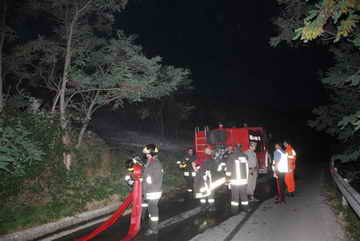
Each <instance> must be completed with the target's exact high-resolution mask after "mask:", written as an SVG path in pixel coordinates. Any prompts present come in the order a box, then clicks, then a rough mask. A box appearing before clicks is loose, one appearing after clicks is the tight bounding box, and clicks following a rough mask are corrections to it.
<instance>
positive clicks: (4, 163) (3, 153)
mask: <svg viewBox="0 0 360 241" xmlns="http://www.w3.org/2000/svg"><path fill="white" fill-rule="evenodd" d="M30 135H31V132H29V131H27V130H26V128H25V127H24V126H23V124H22V123H21V122H19V121H18V122H16V123H14V124H13V125H12V126H7V125H6V124H5V123H4V121H3V120H2V119H0V170H3V171H8V172H11V173H12V174H14V175H24V173H25V169H26V168H31V166H32V164H33V162H36V161H38V162H39V161H42V159H43V157H44V152H43V151H42V150H41V149H40V148H39V147H38V145H37V143H34V142H32V141H31V138H30Z"/></svg>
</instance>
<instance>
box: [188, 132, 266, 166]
mask: <svg viewBox="0 0 360 241" xmlns="http://www.w3.org/2000/svg"><path fill="white" fill-rule="evenodd" d="M213 131H216V132H223V133H224V138H223V140H222V141H220V142H217V143H215V145H223V146H225V147H227V146H237V145H238V144H241V150H242V151H246V150H248V149H249V144H250V142H252V141H253V142H256V143H257V147H256V150H255V152H256V156H257V159H258V168H259V169H258V172H259V173H267V172H268V171H269V166H270V165H269V163H270V156H269V149H268V138H267V135H266V132H265V130H264V129H263V128H262V127H242V128H217V129H213V130H209V128H207V127H205V128H204V129H203V130H200V129H199V128H196V129H195V140H194V142H195V143H194V146H195V151H196V156H197V158H200V159H202V158H203V157H204V155H205V153H204V150H205V147H206V146H207V145H214V143H213V142H210V141H209V136H210V135H211V132H213Z"/></svg>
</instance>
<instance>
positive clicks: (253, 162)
mask: <svg viewBox="0 0 360 241" xmlns="http://www.w3.org/2000/svg"><path fill="white" fill-rule="evenodd" d="M245 154H246V155H247V157H248V164H249V168H256V167H257V165H258V160H257V157H256V153H255V152H254V151H252V150H247V151H246V152H245Z"/></svg>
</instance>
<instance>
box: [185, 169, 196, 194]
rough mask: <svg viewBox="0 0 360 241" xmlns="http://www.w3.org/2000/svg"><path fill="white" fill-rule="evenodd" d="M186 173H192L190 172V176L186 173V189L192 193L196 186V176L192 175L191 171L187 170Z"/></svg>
mask: <svg viewBox="0 0 360 241" xmlns="http://www.w3.org/2000/svg"><path fill="white" fill-rule="evenodd" d="M184 173H185V172H184ZM186 173H187V174H188V173H190V174H188V176H187V175H185V174H184V178H185V182H186V191H187V192H189V193H192V192H193V186H194V178H193V177H192V176H191V172H186Z"/></svg>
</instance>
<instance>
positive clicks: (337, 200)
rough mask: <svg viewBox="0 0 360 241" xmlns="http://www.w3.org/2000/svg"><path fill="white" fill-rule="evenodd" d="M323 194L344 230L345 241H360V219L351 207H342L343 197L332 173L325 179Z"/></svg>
mask: <svg viewBox="0 0 360 241" xmlns="http://www.w3.org/2000/svg"><path fill="white" fill-rule="evenodd" d="M324 180H325V181H324V185H323V193H324V194H325V197H326V201H327V203H328V204H329V206H330V207H331V208H332V210H333V211H334V213H335V214H336V216H337V217H338V222H339V223H340V224H341V225H342V226H343V228H344V234H345V237H344V241H359V240H360V219H359V217H358V216H357V215H356V213H355V212H354V210H353V209H352V208H351V207H350V206H345V207H344V206H343V205H342V195H341V192H340V190H339V189H338V188H337V186H336V183H335V182H334V181H333V179H332V177H331V175H330V173H327V174H326V175H325V178H324Z"/></svg>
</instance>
